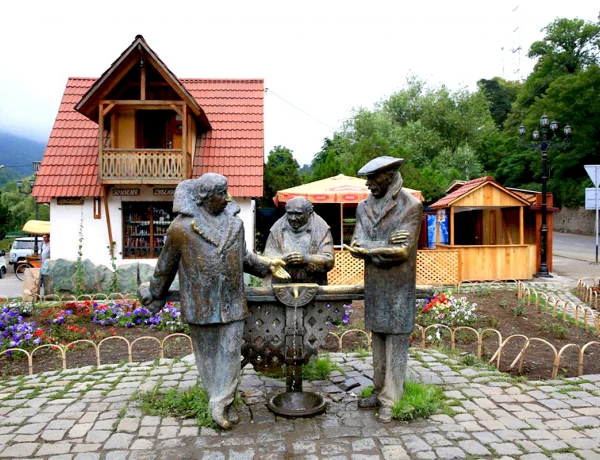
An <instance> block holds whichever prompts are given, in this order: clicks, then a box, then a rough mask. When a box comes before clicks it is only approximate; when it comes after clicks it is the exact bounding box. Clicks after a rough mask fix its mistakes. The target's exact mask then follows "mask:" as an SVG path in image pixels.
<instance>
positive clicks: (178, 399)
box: [139, 386, 217, 428]
mask: <svg viewBox="0 0 600 460" xmlns="http://www.w3.org/2000/svg"><path fill="white" fill-rule="evenodd" d="M139 399H140V400H141V406H142V411H143V412H144V413H145V414H148V415H158V416H161V417H183V418H196V419H197V420H198V425H199V426H203V427H208V428H217V424H216V423H215V422H214V420H213V419H212V414H211V413H210V410H209V407H208V396H207V394H206V391H205V390H204V388H200V387H199V386H194V387H192V388H189V389H188V390H185V391H183V392H180V391H178V390H177V388H171V389H170V390H168V391H167V392H158V391H156V390H155V391H151V392H148V393H143V394H141V395H140V397H139Z"/></svg>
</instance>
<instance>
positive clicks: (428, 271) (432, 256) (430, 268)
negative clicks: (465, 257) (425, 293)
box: [417, 251, 460, 286]
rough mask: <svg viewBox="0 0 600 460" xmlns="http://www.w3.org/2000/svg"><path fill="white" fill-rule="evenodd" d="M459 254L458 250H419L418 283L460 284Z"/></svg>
mask: <svg viewBox="0 0 600 460" xmlns="http://www.w3.org/2000/svg"><path fill="white" fill-rule="evenodd" d="M458 256H459V253H458V251H417V284H426V285H434V286H437V285H456V284H458V283H459V281H460V280H459V279H458V258H459V257H458Z"/></svg>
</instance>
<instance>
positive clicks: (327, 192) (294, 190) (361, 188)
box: [273, 174, 423, 206]
mask: <svg viewBox="0 0 600 460" xmlns="http://www.w3.org/2000/svg"><path fill="white" fill-rule="evenodd" d="M366 182H367V180H366V179H361V178H359V177H349V176H344V175H343V174H339V175H337V176H334V177H328V178H327V179H322V180H318V181H315V182H310V183H308V184H304V185H298V186H296V187H291V188H287V189H285V190H280V191H278V192H277V194H276V195H275V196H274V197H273V201H274V202H275V204H276V205H277V206H279V204H280V203H286V202H287V201H288V200H291V199H292V198H294V197H295V196H302V197H304V198H306V199H307V200H308V201H310V202H311V203H359V202H361V201H362V200H364V199H365V198H367V197H368V196H369V194H370V193H371V192H370V191H369V189H368V188H367V186H366V185H365V184H366ZM404 190H406V191H407V192H409V193H410V194H411V195H413V196H414V197H415V198H417V199H419V200H420V201H423V195H422V194H421V192H420V191H418V190H412V189H409V188H407V187H404Z"/></svg>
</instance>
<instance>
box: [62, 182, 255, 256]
mask: <svg viewBox="0 0 600 460" xmlns="http://www.w3.org/2000/svg"><path fill="white" fill-rule="evenodd" d="M139 188H140V189H141V190H140V196H138V197H115V196H110V197H109V202H108V205H109V209H110V222H111V227H112V236H113V240H114V242H115V243H116V244H115V256H116V261H115V262H116V264H117V265H121V264H126V263H133V262H143V263H147V264H151V265H155V264H156V259H123V258H122V257H121V254H120V253H121V251H122V250H123V221H122V217H123V216H122V212H121V203H122V202H125V201H152V202H158V201H173V197H172V196H164V197H163V196H154V195H153V193H152V188H151V187H147V186H140V187H139ZM235 201H236V203H237V204H238V205H239V206H240V209H241V211H240V214H239V217H240V218H241V219H242V221H243V222H244V229H245V231H246V235H245V236H246V247H247V248H248V250H249V251H253V250H254V231H255V225H254V224H255V211H256V210H255V204H254V200H252V199H250V198H235ZM50 206H51V212H50V228H51V244H52V251H51V256H52V259H58V258H63V259H69V260H75V259H77V251H78V247H79V225H80V222H81V221H82V219H83V241H82V243H83V244H82V253H83V255H82V257H83V258H84V259H90V260H91V261H92V262H93V263H94V264H96V265H100V264H102V265H106V266H107V267H110V266H111V261H110V256H109V251H108V246H109V241H108V230H107V225H106V212H105V209H104V202H103V201H102V202H101V208H102V209H101V218H100V219H94V212H93V211H94V210H93V199H92V198H86V199H85V201H84V204H83V205H82V206H80V205H58V204H57V203H56V199H53V200H52V202H51V204H50Z"/></svg>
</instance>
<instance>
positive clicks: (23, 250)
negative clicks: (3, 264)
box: [8, 236, 43, 270]
mask: <svg viewBox="0 0 600 460" xmlns="http://www.w3.org/2000/svg"><path fill="white" fill-rule="evenodd" d="M37 238H38V249H39V248H41V247H42V241H43V240H42V237H41V236H38V237H37ZM34 245H35V237H33V236H24V237H20V238H17V239H16V240H15V241H13V244H12V246H11V248H10V255H9V257H8V263H9V264H11V265H12V266H13V269H14V270H16V269H17V264H18V263H21V262H25V258H26V257H27V256H32V255H33V247H34Z"/></svg>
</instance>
